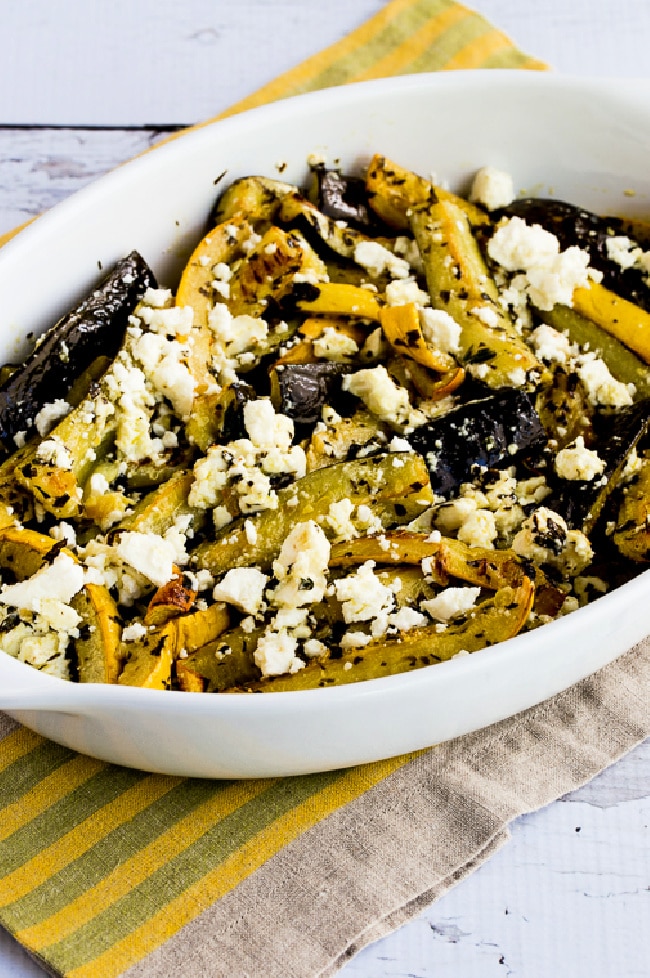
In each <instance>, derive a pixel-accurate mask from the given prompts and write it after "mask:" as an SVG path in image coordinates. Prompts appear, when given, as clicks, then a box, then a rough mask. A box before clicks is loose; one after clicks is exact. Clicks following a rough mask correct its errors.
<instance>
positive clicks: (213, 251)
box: [175, 214, 253, 394]
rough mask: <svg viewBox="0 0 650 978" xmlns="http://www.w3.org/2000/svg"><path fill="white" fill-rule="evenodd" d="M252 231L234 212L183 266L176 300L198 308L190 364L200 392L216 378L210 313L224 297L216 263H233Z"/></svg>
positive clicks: (195, 309) (195, 310)
mask: <svg viewBox="0 0 650 978" xmlns="http://www.w3.org/2000/svg"><path fill="white" fill-rule="evenodd" d="M252 233H253V228H252V227H251V225H250V224H249V223H248V221H247V220H246V219H245V218H244V217H242V216H241V215H239V214H235V215H233V216H232V218H231V219H230V220H229V221H226V222H225V223H223V224H220V225H218V226H217V227H215V228H212V230H211V231H209V232H208V234H206V236H205V237H204V238H203V240H202V241H201V242H200V243H199V244H198V245H197V247H196V248H195V250H194V252H193V253H192V255H191V257H190V260H189V261H188V263H187V265H186V266H185V268H184V269H183V274H182V275H181V280H180V282H179V284H178V289H177V291H176V299H175V302H176V305H177V306H191V307H192V309H193V310H194V327H195V328H194V330H193V337H192V350H191V353H190V356H189V359H188V367H189V369H190V370H191V372H192V376H193V377H194V378H195V380H196V384H197V394H201V393H203V392H204V390H205V389H206V388H209V386H210V384H211V382H212V380H213V378H212V374H211V371H210V362H211V350H212V331H211V330H210V328H209V326H208V316H209V313H210V310H211V309H212V306H213V305H214V301H215V299H217V300H220V299H221V298H222V297H221V296H220V295H219V294H218V293H217V292H216V290H215V288H214V286H213V283H214V281H215V266H216V265H219V264H221V263H224V264H230V262H232V261H233V259H234V258H236V257H238V256H240V255H241V254H243V252H242V246H243V245H244V243H245V242H246V241H248V240H250V238H251V235H252Z"/></svg>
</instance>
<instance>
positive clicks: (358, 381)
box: [342, 366, 411, 424]
mask: <svg viewBox="0 0 650 978" xmlns="http://www.w3.org/2000/svg"><path fill="white" fill-rule="evenodd" d="M342 386H343V390H346V391H349V392H350V394H354V395H355V396H356V397H359V398H361V400H362V401H363V403H364V404H365V405H366V407H367V408H368V410H369V411H372V413H373V414H376V415H377V417H378V418H381V420H382V421H388V422H389V423H392V424H405V423H406V422H407V421H408V418H409V415H410V413H411V405H410V402H409V395H408V391H407V390H406V388H404V387H398V386H397V384H396V383H395V382H394V380H393V379H392V378H391V377H390V375H389V373H388V371H387V370H386V368H385V367H383V366H379V367H371V368H368V369H367V370H357V371H356V373H353V374H348V375H347V376H346V377H344V378H343V383H342Z"/></svg>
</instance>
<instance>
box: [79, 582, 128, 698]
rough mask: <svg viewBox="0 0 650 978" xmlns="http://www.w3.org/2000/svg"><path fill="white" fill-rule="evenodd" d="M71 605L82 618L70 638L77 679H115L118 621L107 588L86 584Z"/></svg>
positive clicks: (118, 667)
mask: <svg viewBox="0 0 650 978" xmlns="http://www.w3.org/2000/svg"><path fill="white" fill-rule="evenodd" d="M71 605H72V607H73V608H74V610H75V611H76V612H77V614H78V615H81V618H82V619H83V625H82V626H81V628H80V630H79V638H77V639H75V640H74V649H75V655H76V660H77V675H78V678H79V682H80V683H116V682H117V679H118V676H119V674H120V672H121V670H122V662H123V648H122V646H121V645H120V635H121V631H122V629H121V621H120V615H119V610H118V607H117V605H116V603H115V601H114V599H113V597H112V596H111V594H110V592H109V591H108V590H107V588H105V587H103V586H102V585H99V584H86V585H85V586H84V587H83V588H82V590H81V591H79V593H78V594H76V595H75V596H74V598H73V599H72V601H71Z"/></svg>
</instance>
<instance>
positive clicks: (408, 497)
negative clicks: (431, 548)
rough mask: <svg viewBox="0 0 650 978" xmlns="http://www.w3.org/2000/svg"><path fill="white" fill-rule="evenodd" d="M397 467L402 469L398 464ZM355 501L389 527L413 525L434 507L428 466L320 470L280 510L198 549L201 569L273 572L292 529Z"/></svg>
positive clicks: (362, 463) (283, 495) (229, 529)
mask: <svg viewBox="0 0 650 978" xmlns="http://www.w3.org/2000/svg"><path fill="white" fill-rule="evenodd" d="M395 463H397V464H395ZM342 499H349V500H350V501H351V502H352V503H355V504H357V505H359V504H363V505H368V506H370V507H372V511H373V513H374V514H375V515H376V516H377V517H378V518H379V519H381V521H382V524H383V525H384V526H385V527H390V526H396V525H399V524H400V523H407V522H409V521H410V520H412V519H414V518H415V517H416V516H418V515H419V514H420V513H421V512H422V510H423V509H424V508H425V507H426V506H428V505H430V503H431V502H433V496H432V494H431V487H430V485H429V478H428V474H427V471H426V466H425V464H424V462H423V460H422V459H421V458H420V457H419V456H418V455H401V454H399V453H396V454H394V455H383V456H379V457H374V458H370V459H356V460H355V461H352V462H340V463H338V464H337V465H330V466H328V467H327V468H324V469H317V470H316V471H314V472H310V473H308V474H307V475H306V476H305V477H304V478H302V479H298V480H297V481H296V482H295V483H294V484H293V485H291V486H288V487H287V488H286V489H280V490H279V491H278V508H277V509H272V510H265V511H264V512H262V513H259V514H258V515H257V516H255V517H253V518H252V519H251V520H250V521H249V522H250V523H252V524H253V526H254V528H255V542H254V543H250V542H249V539H250V536H249V533H248V531H247V527H246V526H245V524H244V521H243V520H239V521H237V522H236V523H234V524H229V525H228V526H226V527H225V529H224V530H222V531H221V533H220V534H219V535H218V537H217V539H216V540H215V541H214V542H212V543H204V544H202V545H201V546H199V547H198V548H197V551H196V557H197V566H198V567H199V568H204V569H207V570H210V571H211V572H212V573H213V574H222V573H224V572H225V571H227V570H229V569H230V568H232V567H247V566H251V565H253V564H255V565H257V566H259V567H261V568H269V567H270V566H271V563H272V562H273V560H274V559H275V558H276V556H277V554H278V552H279V550H280V547H281V545H282V542H283V540H284V539H285V537H286V536H287V534H288V533H289V531H290V529H291V528H292V527H293V526H295V525H296V524H297V523H301V522H304V521H305V520H319V519H321V520H324V519H325V517H326V516H327V515H328V513H329V509H330V506H331V505H332V503H336V502H339V501H340V500H342Z"/></svg>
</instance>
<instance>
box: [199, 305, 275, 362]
mask: <svg viewBox="0 0 650 978" xmlns="http://www.w3.org/2000/svg"><path fill="white" fill-rule="evenodd" d="M208 325H209V326H210V329H211V330H212V332H213V333H214V337H215V340H216V341H217V342H218V343H219V344H220V345H221V346H222V347H223V350H224V353H225V355H226V356H227V357H234V356H236V355H237V354H239V353H243V352H244V351H245V350H249V349H251V348H254V347H255V346H257V345H259V344H260V343H261V342H262V341H263V340H264V339H266V336H267V335H268V331H269V328H268V325H267V323H266V322H265V321H264V320H263V319H256V318H255V317H253V316H246V315H242V316H233V315H232V314H231V313H230V310H229V309H228V307H227V306H226V305H224V304H223V303H217V304H216V305H215V306H214V308H213V309H211V310H210V312H209V314H208Z"/></svg>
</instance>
